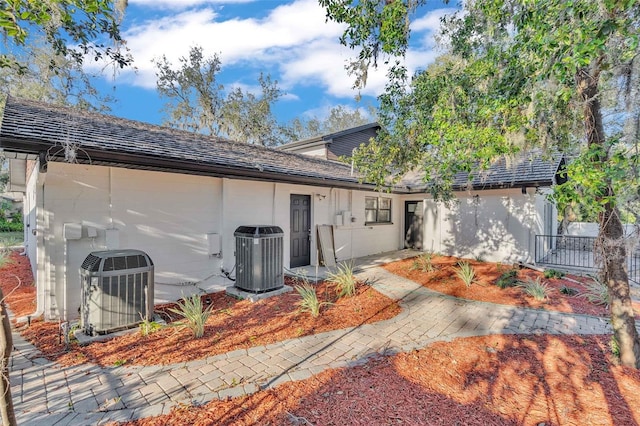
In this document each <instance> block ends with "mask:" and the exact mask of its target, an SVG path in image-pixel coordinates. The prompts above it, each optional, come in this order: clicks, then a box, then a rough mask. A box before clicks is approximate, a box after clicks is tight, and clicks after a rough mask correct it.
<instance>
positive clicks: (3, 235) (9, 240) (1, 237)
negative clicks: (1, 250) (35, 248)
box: [0, 232, 24, 247]
mask: <svg viewBox="0 0 640 426" xmlns="http://www.w3.org/2000/svg"><path fill="white" fill-rule="evenodd" d="M23 242H24V234H23V233H22V232H0V246H2V247H11V246H15V245H18V244H22V243H23Z"/></svg>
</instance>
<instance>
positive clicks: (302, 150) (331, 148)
mask: <svg viewBox="0 0 640 426" xmlns="http://www.w3.org/2000/svg"><path fill="white" fill-rule="evenodd" d="M378 130H380V125H379V124H378V123H369V124H365V125H362V126H358V127H353V128H351V129H346V130H342V131H340V132H335V133H330V134H327V135H322V136H317V137H315V138H311V139H305V140H301V141H296V142H290V143H287V144H284V145H280V146H279V147H278V148H277V149H279V150H282V151H286V152H295V153H297V154H304V155H308V156H311V157H316V158H322V159H325V160H338V159H339V158H341V157H343V158H346V157H351V153H352V152H353V150H354V149H355V148H357V147H359V146H360V145H361V144H367V143H369V140H370V139H371V138H375V137H376V136H377V134H378Z"/></svg>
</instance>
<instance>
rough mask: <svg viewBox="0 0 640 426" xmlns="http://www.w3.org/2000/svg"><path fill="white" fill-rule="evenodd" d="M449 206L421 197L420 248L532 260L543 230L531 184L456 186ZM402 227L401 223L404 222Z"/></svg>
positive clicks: (487, 257)
mask: <svg viewBox="0 0 640 426" xmlns="http://www.w3.org/2000/svg"><path fill="white" fill-rule="evenodd" d="M456 198H457V199H456V200H455V201H454V202H453V203H451V204H450V205H449V206H447V205H445V204H444V203H442V202H436V201H434V200H433V199H431V198H421V197H420V196H407V197H404V198H403V201H410V200H412V201H424V218H423V220H424V222H423V227H424V228H423V250H431V251H434V252H439V253H443V254H447V255H452V256H458V257H462V258H480V259H483V260H487V261H494V262H520V261H521V262H531V261H532V260H533V255H534V245H535V235H536V234H542V233H543V232H542V231H543V229H544V227H543V224H544V202H545V200H544V196H543V195H541V194H538V193H537V192H536V191H534V190H533V189H530V190H528V191H527V193H526V194H522V192H521V190H520V189H519V188H518V189H513V190H484V191H470V192H460V193H457V194H456ZM402 229H403V230H404V229H405V228H404V224H403V228H402Z"/></svg>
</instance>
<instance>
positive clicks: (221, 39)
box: [88, 0, 452, 124]
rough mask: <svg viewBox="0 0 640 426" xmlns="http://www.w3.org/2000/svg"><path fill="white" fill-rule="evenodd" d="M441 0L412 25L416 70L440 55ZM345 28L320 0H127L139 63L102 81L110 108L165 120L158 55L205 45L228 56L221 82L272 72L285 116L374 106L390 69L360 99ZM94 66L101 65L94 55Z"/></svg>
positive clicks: (248, 84)
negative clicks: (343, 42) (328, 16)
mask: <svg viewBox="0 0 640 426" xmlns="http://www.w3.org/2000/svg"><path fill="white" fill-rule="evenodd" d="M451 8H452V6H451V5H445V4H443V3H441V2H439V1H433V2H430V3H429V7H425V8H423V9H421V10H420V11H419V12H418V13H417V15H416V17H415V20H414V22H413V24H412V46H411V49H410V51H409V54H408V55H407V58H406V65H407V66H408V68H409V69H410V70H412V71H413V70H415V69H419V68H424V67H425V66H426V65H428V64H429V63H430V62H431V61H432V60H433V58H434V57H435V56H436V55H437V52H436V51H434V42H433V36H434V34H436V33H437V29H438V26H439V19H440V17H441V16H442V15H443V14H445V13H451V12H452V9H451ZM342 31H343V27H342V26H340V25H337V24H335V23H332V22H328V23H327V22H325V11H324V9H323V8H321V7H320V6H319V5H318V2H317V0H289V1H284V0H129V6H128V8H127V10H126V15H125V18H124V21H123V23H122V32H123V36H124V38H125V39H126V41H127V45H128V47H129V49H130V50H131V53H132V55H133V57H134V66H135V71H134V70H133V69H128V70H124V71H121V72H120V73H119V74H118V75H117V76H116V77H115V78H114V76H113V74H112V73H110V72H109V70H108V69H107V71H106V72H105V74H104V77H102V78H99V79H98V81H99V84H98V85H99V88H100V90H101V91H103V92H104V93H106V94H110V95H112V96H114V97H115V98H116V99H117V102H116V104H115V105H113V106H112V112H111V113H112V114H113V115H117V116H121V117H125V118H130V119H134V120H140V121H145V122H151V123H157V124H160V123H161V121H162V111H161V109H162V105H163V102H162V100H161V99H159V97H158V96H157V94H156V90H155V86H156V76H155V68H154V66H153V63H152V60H153V59H154V58H159V57H161V56H162V55H165V56H166V57H167V58H168V59H169V60H170V61H171V62H172V63H174V64H177V63H178V59H179V58H180V57H182V56H185V55H187V53H188V51H189V48H190V47H191V46H194V45H200V46H202V47H203V49H204V53H205V56H212V55H213V54H214V53H217V54H218V55H219V56H220V58H221V61H222V71H221V73H220V75H219V81H220V83H222V84H224V85H225V88H226V89H231V88H233V87H235V86H241V87H242V88H243V89H245V90H255V89H257V87H256V86H257V78H258V76H259V74H260V72H264V73H265V74H270V75H271V77H272V79H275V80H277V81H278V85H279V87H280V88H281V89H282V91H283V92H284V93H285V95H284V96H283V98H281V100H280V101H278V103H277V105H275V113H276V115H277V118H278V119H279V121H281V122H286V121H289V120H290V119H292V118H294V117H296V116H301V117H306V118H309V117H311V116H317V117H319V118H323V117H324V116H325V115H326V113H327V112H328V110H329V109H330V108H331V107H333V106H337V105H343V106H347V107H349V108H358V107H364V106H366V105H368V104H373V105H376V100H375V98H376V96H377V95H379V94H380V93H381V92H382V90H383V88H384V75H385V70H384V69H380V70H378V71H376V72H372V73H371V74H370V75H369V83H368V85H367V87H366V88H365V89H364V90H363V91H362V95H363V96H362V100H361V101H360V103H356V102H355V100H354V99H355V97H356V95H357V92H356V91H355V90H354V89H352V85H353V79H352V78H351V77H350V76H349V75H347V72H346V71H345V69H344V65H345V63H346V61H347V60H348V59H349V58H350V57H352V56H353V55H354V53H353V52H352V51H350V50H349V49H347V48H345V47H343V46H340V44H339V41H338V38H339V36H340V35H341V34H342ZM88 66H89V67H93V68H89V69H88V71H91V72H98V71H99V70H100V64H96V63H95V62H90V65H88Z"/></svg>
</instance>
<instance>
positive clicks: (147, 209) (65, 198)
mask: <svg viewBox="0 0 640 426" xmlns="http://www.w3.org/2000/svg"><path fill="white" fill-rule="evenodd" d="M34 176H36V177H34V179H33V180H30V181H29V190H28V195H27V198H28V199H32V201H33V203H32V204H35V206H36V208H35V209H34V213H33V214H34V216H35V217H37V218H38V220H37V221H38V225H37V228H38V232H37V235H36V236H34V238H33V239H31V240H30V243H29V255H30V258H31V259H32V260H33V259H34V257H32V256H35V258H37V259H38V260H37V265H38V270H37V271H36V272H37V283H38V288H39V289H42V290H43V291H42V294H43V296H42V297H43V302H42V307H43V311H44V312H45V317H46V318H47V319H54V318H57V317H58V316H61V317H62V318H64V319H68V320H73V319H75V318H77V317H78V308H79V307H80V304H81V284H80V277H79V269H80V265H81V264H82V261H83V260H84V259H85V258H86V256H87V255H88V254H89V253H90V252H92V251H97V250H106V249H113V248H122V249H125V248H135V249H139V250H143V251H145V252H147V253H148V254H149V256H150V257H151V259H152V260H153V262H154V264H155V282H156V287H155V296H156V297H155V299H156V303H158V302H161V301H165V300H175V299H177V298H179V297H180V295H181V292H182V291H184V293H185V295H188V294H191V293H192V292H194V291H197V289H196V288H195V287H194V286H193V283H196V284H197V285H198V287H200V288H202V289H205V290H207V291H212V290H216V289H221V288H223V287H224V286H228V285H232V284H233V283H232V282H231V281H229V280H228V279H227V278H225V277H224V276H223V275H222V274H221V269H224V270H225V271H231V270H232V269H233V267H234V265H235V255H234V251H235V237H234V235H233V233H234V231H235V229H236V228H237V227H238V226H241V225H277V226H280V227H281V228H282V229H283V231H284V237H283V238H284V240H283V245H284V250H283V251H284V265H285V267H287V268H288V267H289V258H290V247H289V246H290V244H289V241H290V197H291V195H292V194H302V195H309V196H310V199H311V225H312V226H311V262H310V265H311V266H313V265H315V264H316V262H317V259H318V256H317V250H316V245H317V237H316V232H315V228H316V225H323V224H327V225H334V227H333V229H334V239H335V247H336V257H337V259H338V261H341V260H346V259H349V258H351V257H359V256H365V255H368V254H374V253H380V252H385V251H391V250H397V249H398V248H400V247H401V246H400V240H401V239H400V234H401V232H400V226H401V225H400V223H401V219H400V212H401V208H402V207H401V203H400V202H399V198H398V197H397V196H394V195H388V194H384V196H387V197H390V198H392V200H393V201H392V209H393V210H392V220H393V224H388V225H373V226H365V224H364V216H365V212H364V200H365V196H372V195H373V196H376V195H377V194H376V193H373V192H367V191H351V190H343V189H331V188H322V187H312V186H306V185H292V184H282V183H273V182H256V181H244V180H234V179H221V178H210V177H203V176H192V175H182V174H174V173H162V172H152V171H141V170H129V169H123V168H115V167H103V166H89V165H78V164H65V163H49V165H48V171H47V173H43V174H39V175H38V174H37V173H35V174H34ZM29 197H31V198H29ZM30 205H31V204H30ZM343 211H349V212H351V215H352V216H353V217H354V218H355V219H354V220H355V221H354V222H351V221H348V222H347V223H346V224H344V225H335V223H334V222H335V216H336V214H337V213H342V212H343ZM65 224H76V225H81V229H82V233H81V236H80V238H78V239H75V238H74V239H69V238H67V239H65V237H64V228H65ZM92 230H96V232H97V235H96V236H95V237H90V234H89V233H90V231H92ZM108 232H109V233H111V234H112V235H113V233H115V234H116V235H117V238H115V239H109V240H108V239H107V233H108ZM209 233H215V234H219V235H220V236H221V247H222V251H221V253H220V255H215V256H212V255H209V253H208V248H209V246H208V240H207V234H209ZM114 241H115V242H114ZM108 243H110V244H111V245H109V244H108ZM34 253H35V254H34ZM34 263H35V262H34ZM39 306H40V305H39Z"/></svg>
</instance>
